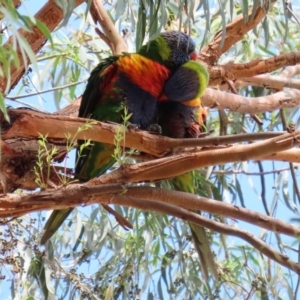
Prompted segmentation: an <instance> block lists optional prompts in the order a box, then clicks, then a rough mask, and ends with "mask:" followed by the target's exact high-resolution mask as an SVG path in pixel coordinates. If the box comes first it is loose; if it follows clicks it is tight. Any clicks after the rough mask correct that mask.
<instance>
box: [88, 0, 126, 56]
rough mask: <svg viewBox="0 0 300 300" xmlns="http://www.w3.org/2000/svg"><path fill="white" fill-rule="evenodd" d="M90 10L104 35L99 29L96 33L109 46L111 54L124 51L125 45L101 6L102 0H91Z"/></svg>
mask: <svg viewBox="0 0 300 300" xmlns="http://www.w3.org/2000/svg"><path fill="white" fill-rule="evenodd" d="M90 11H91V14H92V16H93V18H94V21H95V23H97V22H99V24H100V25H101V27H102V29H103V31H104V35H103V33H102V32H101V31H98V34H99V35H100V37H101V38H102V39H103V40H104V41H106V43H107V44H108V45H109V46H110V48H111V50H112V52H113V54H122V52H126V51H127V45H126V43H125V41H124V39H123V38H122V37H121V35H120V34H119V32H118V31H117V29H116V27H115V25H114V23H113V22H112V20H111V18H110V17H109V15H108V14H107V12H106V10H105V8H104V7H103V3H102V0H93V1H92V5H91V10H90Z"/></svg>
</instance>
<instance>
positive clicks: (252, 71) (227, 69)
mask: <svg viewBox="0 0 300 300" xmlns="http://www.w3.org/2000/svg"><path fill="white" fill-rule="evenodd" d="M299 63H300V53H299V52H291V53H288V54H281V55H278V56H274V57H270V58H267V59H255V60H252V61H251V62H249V63H245V64H227V65H222V66H220V65H218V66H212V67H210V66H208V69H209V74H210V79H209V85H210V86H215V85H219V84H222V83H225V82H226V80H228V79H229V80H232V81H235V80H242V79H243V78H249V77H252V76H256V75H260V74H264V73H270V72H273V71H275V70H278V69H280V68H284V67H286V66H294V65H297V64H299Z"/></svg>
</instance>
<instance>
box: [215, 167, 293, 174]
mask: <svg viewBox="0 0 300 300" xmlns="http://www.w3.org/2000/svg"><path fill="white" fill-rule="evenodd" d="M289 169H290V168H281V169H275V170H272V171H264V172H246V171H244V170H231V171H212V174H215V175H232V174H235V175H236V174H245V175H250V176H261V175H269V174H274V173H280V172H283V171H287V170H289Z"/></svg>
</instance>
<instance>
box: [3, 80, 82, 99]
mask: <svg viewBox="0 0 300 300" xmlns="http://www.w3.org/2000/svg"><path fill="white" fill-rule="evenodd" d="M87 80H88V78H85V79H83V80H79V81H76V82H72V83H68V84H65V85H61V86H57V87H54V88H50V89H47V90H43V91H37V92H35V93H28V94H23V95H18V96H17V95H16V96H5V98H6V99H9V100H11V101H15V100H16V99H22V98H27V97H31V96H36V95H40V94H45V93H49V92H53V91H57V90H61V89H66V88H68V87H70V86H74V85H77V84H80V83H83V82H85V81H87Z"/></svg>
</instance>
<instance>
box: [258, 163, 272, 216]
mask: <svg viewBox="0 0 300 300" xmlns="http://www.w3.org/2000/svg"><path fill="white" fill-rule="evenodd" d="M257 164H258V168H259V172H260V173H261V174H263V173H264V169H263V165H262V162H261V161H258V162H257ZM260 183H261V194H260V196H261V201H262V203H263V206H264V209H265V212H266V214H267V215H268V216H270V211H269V209H268V205H267V199H266V182H265V176H264V175H260Z"/></svg>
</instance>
